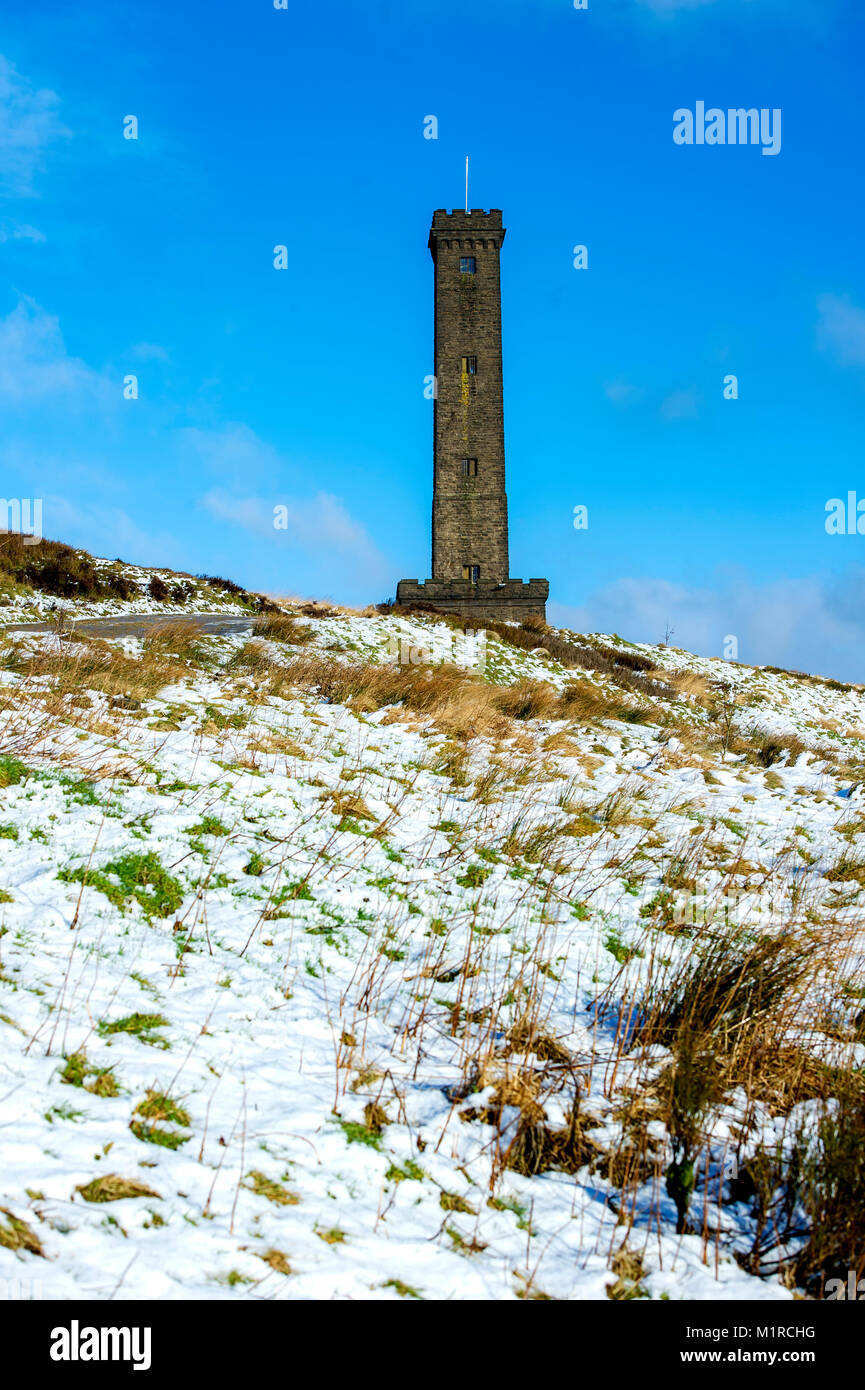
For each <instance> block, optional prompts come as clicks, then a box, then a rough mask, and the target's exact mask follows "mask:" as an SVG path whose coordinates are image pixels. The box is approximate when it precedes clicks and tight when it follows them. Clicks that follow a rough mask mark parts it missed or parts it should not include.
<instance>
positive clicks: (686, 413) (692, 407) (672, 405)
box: [660, 386, 700, 420]
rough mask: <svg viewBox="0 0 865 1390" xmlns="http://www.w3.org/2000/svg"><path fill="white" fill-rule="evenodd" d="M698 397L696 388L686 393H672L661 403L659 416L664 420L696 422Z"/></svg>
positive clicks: (691, 388)
mask: <svg viewBox="0 0 865 1390" xmlns="http://www.w3.org/2000/svg"><path fill="white" fill-rule="evenodd" d="M699 404H700V395H699V392H698V391H697V389H696V387H693V386H692V387H690V388H689V390H687V391H673V392H672V394H671V395H669V396H667V397H666V398H665V399H664V400H663V401H661V406H660V410H661V415H662V416H663V418H664V419H665V420H696V418H697V409H698V406H699Z"/></svg>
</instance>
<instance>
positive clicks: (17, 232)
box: [0, 222, 45, 242]
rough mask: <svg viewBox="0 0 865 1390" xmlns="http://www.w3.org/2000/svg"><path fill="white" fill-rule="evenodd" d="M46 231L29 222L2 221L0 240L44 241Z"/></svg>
mask: <svg viewBox="0 0 865 1390" xmlns="http://www.w3.org/2000/svg"><path fill="white" fill-rule="evenodd" d="M44 240H45V233H44V232H40V230H39V228H38V227H31V226H30V224H29V222H0V242H2V241H36V242H39V241H44Z"/></svg>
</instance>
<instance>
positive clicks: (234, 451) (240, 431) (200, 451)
mask: <svg viewBox="0 0 865 1390" xmlns="http://www.w3.org/2000/svg"><path fill="white" fill-rule="evenodd" d="M179 438H180V442H181V445H182V447H183V450H184V452H186V453H191V454H192V455H193V456H194V458H195V459H196V460H197V462H198V465H199V467H200V468H202V469H205V470H207V471H208V472H209V473H212V474H215V475H217V476H218V477H221V478H222V480H223V481H224V482H226V483H233V484H234V487H235V490H238V491H239V490H240V489H244V490H245V489H246V488H248V487H249V486H250V484H252V483H254V482H256V480H258V481H262V480H263V481H270V480H271V479H273V478H274V477H279V476H280V475H281V474H282V473H283V471H284V464H283V461H282V459H281V458H280V456H279V454H278V453H277V451H276V449H274V448H273V446H272V445H270V444H267V443H265V441H264V440H263V439H260V438H259V436H258V435H257V434H256V433H255V430H252V429H250V428H249V426H248V425H243V424H239V423H237V422H232V423H230V424H227V425H224V426H222V427H221V428H219V429H198V428H188V429H182V430H180V431H179Z"/></svg>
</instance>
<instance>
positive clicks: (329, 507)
mask: <svg viewBox="0 0 865 1390" xmlns="http://www.w3.org/2000/svg"><path fill="white" fill-rule="evenodd" d="M201 505H202V506H203V507H204V508H205V509H206V510H207V511H208V512H209V513H210V515H211V516H213V517H214V518H216V519H218V520H220V521H227V522H230V523H231V524H232V525H234V526H240V527H243V528H244V529H245V530H247V531H252V532H254V533H255V534H257V535H260V536H265V537H267V539H268V540H270V541H272V542H273V543H275V544H279V543H280V542H281V543H282V544H285V543H288V544H289V545H290V546H291V548H292V550H293V551H299V552H301V553H303V554H304V555H305V556H306V557H311V558H312V559H314V560H315V562H316V565H317V567H318V568H319V569H320V571H321V572H322V573H327V572H328V571H330V572H332V573H335V574H341V575H342V576H350V577H351V578H353V579H356V578H361V577H362V578H364V579H365V580H366V581H367V582H369V583H376V584H380V583H384V582H386V580H387V579H388V578H389V575H390V567H389V566H388V564H387V562H386V560H385V558H384V556H383V555H382V554H381V552H380V551H379V550H378V548H377V546H376V545H375V543H374V542H373V540H372V538H371V537H370V535H369V532H368V531H367V529H366V527H365V526H364V525H363V524H362V523H361V522H359V521H356V520H355V519H354V517H352V516H351V515H350V514H349V512H348V510H347V508H346V507H345V505H344V503H343V502H342V501H341V499H340V498H338V497H334V496H333V495H332V494H331V493H328V492H317V493H315V494H314V495H313V496H311V497H286V496H274V498H273V500H272V501H271V500H270V499H268V500H264V499H263V498H261V497H238V496H232V495H231V494H229V493H228V492H225V491H223V490H221V489H219V488H216V489H213V490H212V491H211V492H208V493H207V494H206V495H205V496H204V497H202V499H201ZM277 520H278V522H279V525H278V526H277V525H275V522H276V521H277Z"/></svg>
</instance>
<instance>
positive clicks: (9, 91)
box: [0, 55, 70, 198]
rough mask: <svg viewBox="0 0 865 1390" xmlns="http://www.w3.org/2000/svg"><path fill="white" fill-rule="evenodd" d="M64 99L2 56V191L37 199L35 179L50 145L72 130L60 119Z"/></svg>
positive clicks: (0, 152)
mask: <svg viewBox="0 0 865 1390" xmlns="http://www.w3.org/2000/svg"><path fill="white" fill-rule="evenodd" d="M59 106H60V98H59V97H58V96H57V94H56V93H55V92H52V91H50V90H49V89H48V88H37V87H34V85H33V84H32V83H31V82H30V81H29V80H28V78H26V77H24V76H23V75H22V74H21V73H20V72H18V70H17V69H16V68H15V66H14V64H12V63H10V62H9V60H8V58H4V57H3V56H2V55H0V191H3V192H4V193H6V194H8V195H11V196H12V197H16V198H30V197H34V196H35V193H36V190H35V187H34V179H35V176H36V174H37V173H38V172H39V171H40V170H41V169H42V168H43V167H44V163H45V154H46V151H47V150H48V148H49V146H51V145H53V144H55V143H56V142H57V141H58V140H63V139H66V138H67V137H68V136H69V134H70V131H69V130H68V129H67V128H66V126H65V125H64V124H63V122H62V121H61V120H60V116H59V114H58V109H59Z"/></svg>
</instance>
